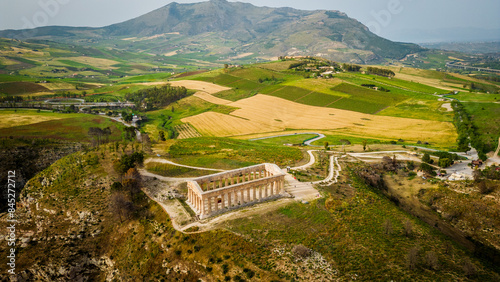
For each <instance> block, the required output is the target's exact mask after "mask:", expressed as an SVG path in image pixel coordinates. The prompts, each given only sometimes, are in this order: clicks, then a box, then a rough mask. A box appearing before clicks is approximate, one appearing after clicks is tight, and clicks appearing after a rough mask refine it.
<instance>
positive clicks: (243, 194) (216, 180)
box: [187, 164, 285, 219]
mask: <svg viewBox="0 0 500 282" xmlns="http://www.w3.org/2000/svg"><path fill="white" fill-rule="evenodd" d="M187 186H188V201H187V203H188V205H189V206H190V207H191V208H192V209H193V211H194V212H195V213H196V214H197V216H199V218H200V219H203V218H207V217H210V216H213V215H217V214H220V213H223V212H226V211H228V210H231V209H235V208H239V207H243V206H248V205H251V204H254V203H258V202H262V201H264V200H268V199H273V198H279V197H281V196H282V195H283V193H284V186H285V173H283V171H281V169H280V168H279V167H278V166H277V165H275V164H260V165H255V166H250V167H246V168H241V169H236V170H231V171H227V172H222V173H218V174H213V175H209V176H204V177H200V178H196V179H194V180H192V181H188V183H187Z"/></svg>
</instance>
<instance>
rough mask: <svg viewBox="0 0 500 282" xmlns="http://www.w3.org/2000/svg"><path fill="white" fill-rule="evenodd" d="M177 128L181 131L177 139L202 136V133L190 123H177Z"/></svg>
mask: <svg viewBox="0 0 500 282" xmlns="http://www.w3.org/2000/svg"><path fill="white" fill-rule="evenodd" d="M175 130H176V131H177V132H179V136H178V137H177V139H188V138H195V137H201V134H200V133H199V132H198V131H196V129H194V128H193V127H192V126H191V125H190V124H188V123H184V124H181V125H177V126H176V127H175Z"/></svg>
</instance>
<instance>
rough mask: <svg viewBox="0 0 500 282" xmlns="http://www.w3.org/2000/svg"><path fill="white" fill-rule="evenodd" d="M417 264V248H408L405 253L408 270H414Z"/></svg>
mask: <svg viewBox="0 0 500 282" xmlns="http://www.w3.org/2000/svg"><path fill="white" fill-rule="evenodd" d="M417 264H418V249H417V248H416V247H413V248H411V249H410V251H409V252H408V254H407V255H406V267H408V269H410V270H414V269H415V268H416V267H417Z"/></svg>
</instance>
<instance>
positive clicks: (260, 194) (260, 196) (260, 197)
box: [258, 184, 264, 200]
mask: <svg viewBox="0 0 500 282" xmlns="http://www.w3.org/2000/svg"><path fill="white" fill-rule="evenodd" d="M262 188H264V186H263V185H262V184H261V185H259V188H258V189H259V200H260V199H262Z"/></svg>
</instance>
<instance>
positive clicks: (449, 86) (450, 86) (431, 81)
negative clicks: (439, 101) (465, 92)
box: [396, 73, 463, 91]
mask: <svg viewBox="0 0 500 282" xmlns="http://www.w3.org/2000/svg"><path fill="white" fill-rule="evenodd" d="M396 78H399V79H402V80H406V81H411V82H418V83H422V84H426V85H429V86H432V87H436V88H440V89H444V90H450V91H453V90H456V88H462V86H463V85H462V84H460V83H451V82H443V81H442V80H441V79H439V78H427V77H421V76H414V75H411V74H403V73H396Z"/></svg>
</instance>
